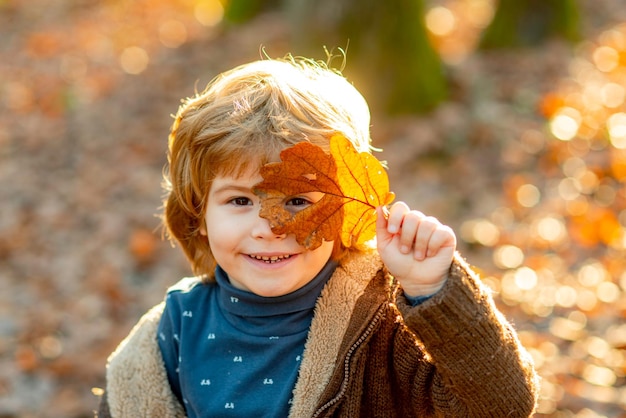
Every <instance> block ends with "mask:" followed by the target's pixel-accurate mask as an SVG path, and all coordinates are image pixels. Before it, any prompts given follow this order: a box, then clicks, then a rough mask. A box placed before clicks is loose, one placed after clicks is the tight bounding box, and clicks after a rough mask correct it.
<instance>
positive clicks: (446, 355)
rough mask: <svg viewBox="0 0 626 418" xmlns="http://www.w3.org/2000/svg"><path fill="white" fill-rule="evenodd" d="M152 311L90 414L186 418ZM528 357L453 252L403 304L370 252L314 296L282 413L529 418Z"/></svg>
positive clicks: (120, 352)
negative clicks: (414, 301)
mask: <svg viewBox="0 0 626 418" xmlns="http://www.w3.org/2000/svg"><path fill="white" fill-rule="evenodd" d="M162 310H163V304H160V305H157V306H156V307H154V308H153V309H152V310H150V311H149V312H148V313H147V314H146V315H145V316H144V317H143V318H142V319H141V320H140V321H139V323H138V324H137V325H136V326H135V328H134V329H133V330H132V331H131V333H130V335H129V336H128V337H127V338H126V339H125V340H124V341H122V343H121V344H120V346H119V347H118V348H117V349H116V351H115V352H114V353H113V354H111V356H110V357H109V360H108V364H107V384H106V390H105V395H104V396H103V397H102V399H101V402H100V410H99V413H98V416H99V417H101V418H105V417H115V418H119V417H184V416H185V414H184V411H183V408H182V406H181V405H180V404H179V403H178V401H177V399H176V397H175V396H174V395H173V393H172V391H171V390H170V387H169V384H168V382H167V376H166V372H165V368H164V366H163V361H162V359H161V355H160V351H159V347H158V343H157V339H156V330H157V326H158V322H159V318H160V315H161V313H162ZM537 382H538V378H537V376H536V374H535V371H534V369H533V366H532V361H531V359H530V357H529V355H528V354H527V353H526V351H525V350H524V348H523V347H522V346H521V345H520V343H519V341H518V338H517V335H516V333H515V331H514V330H513V328H512V327H511V326H510V325H509V323H508V322H506V320H505V319H504V317H503V316H502V315H501V314H500V312H498V310H497V309H496V307H495V306H494V303H493V300H492V298H491V296H490V292H489V291H488V288H486V287H485V286H484V285H482V284H481V282H480V280H479V279H478V277H477V276H476V275H475V274H474V273H473V272H472V271H471V270H470V268H469V267H468V266H467V264H466V263H465V262H464V261H463V260H462V259H461V258H460V257H459V256H458V255H456V256H455V260H454V262H453V264H452V267H451V268H450V273H449V278H448V280H447V281H446V284H445V285H444V288H443V289H442V290H441V291H439V292H438V293H437V294H436V295H435V296H433V297H432V298H431V299H429V300H428V301H426V302H424V303H423V304H421V305H419V306H417V307H411V306H410V305H409V304H408V302H407V300H406V299H405V298H404V297H403V296H402V292H401V290H400V289H399V288H398V286H397V284H396V283H395V281H394V280H393V278H392V277H391V276H389V275H388V274H387V273H386V270H385V268H384V267H383V266H382V263H381V261H380V259H379V258H378V256H377V255H375V254H367V255H361V256H358V257H355V258H353V259H351V260H349V261H347V262H345V263H342V265H341V266H339V267H338V268H337V270H336V271H335V273H334V274H333V276H332V278H331V279H330V280H329V282H328V284H327V285H326V287H325V288H324V290H323V291H322V294H321V296H320V298H319V299H318V302H317V305H316V308H315V315H314V318H313V322H312V324H311V329H310V331H309V337H308V341H307V343H306V346H305V352H304V355H303V359H302V364H301V368H300V372H299V377H298V381H297V383H296V387H295V389H294V401H293V405H292V408H291V411H290V414H289V417H290V418H309V417H316V418H317V417H346V418H354V417H380V418H393V417H398V418H400V417H402V418H406V417H481V418H485V417H528V416H530V415H531V414H532V412H533V410H534V407H535V401H536V395H537V390H538V383H537Z"/></svg>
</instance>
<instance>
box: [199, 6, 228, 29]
mask: <svg viewBox="0 0 626 418" xmlns="http://www.w3.org/2000/svg"><path fill="white" fill-rule="evenodd" d="M194 16H195V18H196V20H197V21H198V22H200V24H202V25H203V26H215V25H217V24H218V23H220V22H221V21H222V19H223V18H224V6H222V3H221V2H220V1H219V0H200V1H198V3H197V4H196V7H195V8H194Z"/></svg>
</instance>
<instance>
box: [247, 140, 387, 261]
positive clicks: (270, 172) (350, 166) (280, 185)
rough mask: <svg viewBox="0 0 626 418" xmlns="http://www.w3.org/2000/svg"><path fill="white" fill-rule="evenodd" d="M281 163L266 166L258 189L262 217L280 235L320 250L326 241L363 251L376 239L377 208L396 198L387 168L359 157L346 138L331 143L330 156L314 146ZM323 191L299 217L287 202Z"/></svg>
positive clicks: (297, 148)
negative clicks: (338, 240) (340, 243)
mask: <svg viewBox="0 0 626 418" xmlns="http://www.w3.org/2000/svg"><path fill="white" fill-rule="evenodd" d="M280 158H281V161H280V162H277V163H270V164H266V165H264V166H263V167H261V170H260V173H261V176H262V177H263V181H261V182H260V183H258V184H256V185H255V186H254V189H253V190H254V193H255V194H257V195H258V196H259V197H260V198H261V211H260V213H259V216H261V217H262V218H265V219H267V220H268V221H269V223H270V227H271V228H272V231H273V232H274V233H276V234H279V235H282V234H294V235H295V237H296V240H297V242H298V243H299V244H300V245H302V246H304V247H306V248H308V249H311V250H312V249H315V248H317V247H319V246H320V245H321V244H322V242H323V241H333V240H336V239H341V241H342V243H343V244H344V245H345V246H346V247H356V248H362V247H363V246H364V245H365V243H366V242H367V241H369V240H371V239H372V238H374V236H375V234H376V225H375V224H376V211H375V209H376V207H377V206H381V205H387V204H389V203H391V201H393V199H394V194H393V193H392V192H390V191H389V180H388V178H387V173H386V172H385V170H384V168H383V166H382V164H381V163H380V161H378V160H377V159H376V158H375V157H374V156H373V155H371V154H369V153H366V152H361V153H359V152H358V151H357V150H356V149H355V148H354V146H353V145H352V144H351V143H350V141H348V139H346V138H345V137H344V136H343V135H338V134H337V135H334V136H333V137H332V138H331V140H330V154H326V153H325V152H324V150H322V148H320V147H318V146H317V145H313V144H311V143H308V142H301V143H298V144H296V145H294V146H293V147H290V148H287V149H285V150H283V151H282V152H281V154H280ZM309 192H321V193H323V194H324V195H323V197H322V198H321V199H320V200H319V201H317V202H315V203H313V204H311V205H310V206H308V207H306V208H304V209H302V210H300V211H297V212H293V211H290V210H288V209H287V208H286V207H285V203H286V202H287V201H288V200H289V199H290V198H291V197H294V196H298V195H299V194H303V193H309Z"/></svg>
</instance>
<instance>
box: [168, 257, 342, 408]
mask: <svg viewBox="0 0 626 418" xmlns="http://www.w3.org/2000/svg"><path fill="white" fill-rule="evenodd" d="M335 267H336V265H335V263H333V262H329V263H328V264H327V265H326V266H325V267H324V268H323V269H322V271H321V272H320V273H319V274H318V275H317V276H316V277H315V278H314V279H313V280H311V281H310V282H309V283H308V284H306V285H305V286H304V287H302V288H300V289H298V290H296V291H294V292H292V293H290V294H287V295H284V296H279V297H270V298H268V297H262V296H258V295H255V294H253V293H250V292H246V291H243V290H240V289H236V288H235V287H233V286H232V285H231V284H230V281H229V279H228V276H227V274H226V273H225V272H224V271H223V270H222V269H221V268H220V267H218V268H217V269H216V272H215V277H216V282H215V283H209V284H205V283H202V282H200V281H199V279H197V278H191V279H185V280H183V281H181V282H180V283H179V284H178V285H176V286H174V287H172V288H171V289H170V290H169V291H168V293H167V297H166V304H165V310H164V312H163V316H162V318H161V322H160V324H159V333H158V335H159V337H158V342H159V347H160V349H161V353H162V356H163V361H164V363H165V369H166V371H167V376H168V380H169V383H170V386H171V388H172V390H173V392H174V394H176V396H177V397H178V399H179V400H180V401H181V402H182V404H183V406H184V407H185V410H186V413H187V415H188V416H189V417H190V418H193V417H209V416H210V417H255V418H263V417H286V416H287V415H288V414H289V407H290V403H291V397H292V391H293V388H294V386H295V382H296V378H297V376H298V369H299V367H300V359H301V356H302V353H303V351H304V343H305V341H306V338H307V334H308V331H309V326H310V325H311V320H312V319H313V309H314V307H315V302H316V300H317V298H318V296H319V295H320V293H321V291H322V288H323V287H324V285H325V284H326V282H327V281H328V279H329V278H330V276H331V275H332V273H333V271H334V269H335Z"/></svg>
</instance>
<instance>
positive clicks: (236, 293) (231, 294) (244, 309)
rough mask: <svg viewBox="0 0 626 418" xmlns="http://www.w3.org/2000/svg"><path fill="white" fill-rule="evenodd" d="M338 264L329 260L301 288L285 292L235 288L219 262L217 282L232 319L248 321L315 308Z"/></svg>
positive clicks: (227, 311) (225, 309) (216, 273)
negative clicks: (261, 292) (266, 294)
mask: <svg viewBox="0 0 626 418" xmlns="http://www.w3.org/2000/svg"><path fill="white" fill-rule="evenodd" d="M336 267H337V263H336V262H334V261H329V262H328V263H326V265H325V266H324V267H323V268H322V270H321V271H320V272H319V273H318V274H317V275H316V276H315V277H314V278H313V279H312V280H311V281H310V282H309V283H307V284H306V285H304V286H303V287H301V288H300V289H298V290H295V291H293V292H291V293H288V294H286V295H282V296H276V297H264V296H259V295H256V294H254V293H252V292H248V291H245V290H241V289H237V288H235V287H234V286H233V285H232V284H231V283H230V280H229V278H228V274H227V273H226V272H225V271H224V270H223V269H222V268H221V267H219V266H217V268H216V269H215V279H216V282H217V284H218V291H219V295H218V301H219V305H220V307H221V308H222V311H223V312H224V313H225V314H227V315H228V314H229V315H228V316H231V319H232V316H234V317H239V318H240V319H244V318H245V319H246V320H248V321H250V320H252V321H254V319H255V318H257V319H260V318H268V317H280V316H286V315H290V314H295V313H304V312H309V311H311V312H312V310H313V308H314V307H315V303H316V301H317V298H318V297H319V295H320V293H321V291H322V289H323V288H324V286H325V285H326V282H327V281H328V279H329V278H330V277H331V275H332V274H333V272H334V270H335V268H336ZM237 322H239V321H237Z"/></svg>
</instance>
